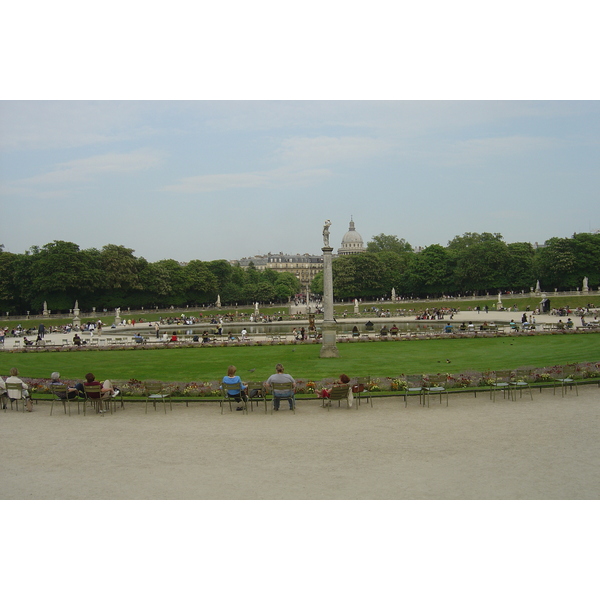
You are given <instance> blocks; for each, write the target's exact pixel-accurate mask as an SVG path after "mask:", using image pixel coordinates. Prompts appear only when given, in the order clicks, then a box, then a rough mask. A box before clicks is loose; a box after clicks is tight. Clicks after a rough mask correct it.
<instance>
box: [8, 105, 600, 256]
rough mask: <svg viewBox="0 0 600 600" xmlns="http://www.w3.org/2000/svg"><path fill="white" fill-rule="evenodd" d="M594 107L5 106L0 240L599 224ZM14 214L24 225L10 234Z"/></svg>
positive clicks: (409, 233)
mask: <svg viewBox="0 0 600 600" xmlns="http://www.w3.org/2000/svg"><path fill="white" fill-rule="evenodd" d="M599 117H600V104H599V103H598V102H559V101H547V102H523V101H513V102H496V101H484V102H477V101H463V102H460V101H454V102H451V101H446V102H444V101H429V102H419V101H379V102H377V101H299V102H298V101H141V102H138V101H124V102H111V101H97V102H89V101H5V102H3V103H2V104H1V105H0V145H1V154H0V177H1V193H2V196H1V198H2V206H3V211H2V219H1V222H0V223H1V225H0V226H1V229H0V232H1V243H3V244H4V245H5V249H6V250H9V251H12V252H18V253H21V252H23V251H25V250H26V249H28V248H29V247H30V246H33V245H40V246H41V245H43V244H46V243H48V242H51V241H52V240H54V239H62V240H66V241H71V242H75V243H76V244H78V245H79V246H80V247H81V248H89V247H95V248H101V247H102V246H104V245H105V244H109V243H110V244H123V245H125V246H127V247H130V248H133V249H134V250H135V253H136V255H137V256H144V257H145V258H147V259H148V260H150V261H156V260H160V259H163V258H174V259H176V260H180V261H189V260H192V259H200V260H213V259H218V258H226V259H236V258H241V257H244V256H252V255H255V254H263V253H267V252H273V253H275V252H284V253H296V252H297V253H304V252H309V253H319V252H320V247H321V245H322V238H321V229H322V223H323V221H324V220H325V219H331V221H332V227H331V242H332V244H333V246H334V247H336V248H337V247H338V246H339V245H340V243H341V238H342V236H343V234H344V233H345V232H346V231H347V230H348V222H349V221H350V218H351V216H352V217H353V218H354V221H355V224H356V229H357V231H358V232H359V233H360V234H361V235H362V236H363V240H364V242H365V244H366V243H367V242H368V241H369V240H370V239H371V238H372V237H373V236H374V235H377V234H380V233H385V234H393V235H397V236H398V237H400V238H405V239H406V240H407V241H408V242H409V243H410V244H412V245H413V246H427V245H429V244H434V243H439V244H443V245H445V244H446V243H447V242H448V241H449V240H450V239H452V238H453V237H454V236H456V235H461V234H463V233H465V232H479V233H481V232H484V231H487V232H491V233H501V234H502V235H503V237H504V239H505V240H506V241H507V242H515V241H530V242H540V243H542V242H544V241H545V240H546V239H548V238H550V237H553V236H560V237H565V236H570V235H572V233H573V232H587V231H590V230H596V229H600V214H599V211H598V199H599V197H598V190H599V189H600V185H599V184H600V169H599V168H598V167H599V165H600V151H599V150H600V148H599V143H600V137H599V133H600V119H599ZM15 224H19V225H18V226H15Z"/></svg>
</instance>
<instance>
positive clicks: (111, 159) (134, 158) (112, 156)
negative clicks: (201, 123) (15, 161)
mask: <svg viewBox="0 0 600 600" xmlns="http://www.w3.org/2000/svg"><path fill="white" fill-rule="evenodd" d="M161 160H162V159H161V156H160V154H159V153H157V152H155V151H151V150H135V151H133V152H128V153H116V152H111V153H108V154H100V155H98V156H90V157H87V158H80V159H76V160H70V161H67V162H64V163H59V164H57V165H56V166H55V167H54V169H53V170H51V171H48V172H46V173H40V174H39V175H33V176H32V177H27V178H25V179H18V180H15V181H12V182H9V183H8V184H5V185H4V186H3V193H4V194H6V193H13V194H19V195H22V194H30V195H32V196H35V197H38V198H54V197H60V196H64V195H67V194H68V192H67V190H66V189H57V187H58V188H60V186H73V184H78V183H85V182H88V181H94V180H95V179H96V178H97V177H99V176H105V175H107V174H123V173H134V172H138V171H144V170H147V169H149V168H151V167H155V166H156V165H158V164H160V163H161ZM48 187H50V188H51V189H48ZM40 188H43V189H40Z"/></svg>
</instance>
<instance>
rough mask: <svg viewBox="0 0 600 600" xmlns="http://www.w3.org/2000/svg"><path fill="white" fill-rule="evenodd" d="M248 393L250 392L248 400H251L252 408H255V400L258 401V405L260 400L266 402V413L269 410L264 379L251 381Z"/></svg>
mask: <svg viewBox="0 0 600 600" xmlns="http://www.w3.org/2000/svg"><path fill="white" fill-rule="evenodd" d="M254 392H256V393H254ZM246 393H247V394H248V402H250V409H251V410H254V408H253V407H252V403H253V402H256V406H257V407H258V403H259V402H264V405H265V413H266V412H267V392H266V390H265V384H264V382H263V381H249V382H248V387H247V388H246Z"/></svg>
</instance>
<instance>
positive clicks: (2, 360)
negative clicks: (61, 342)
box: [0, 334, 600, 382]
mask: <svg viewBox="0 0 600 600" xmlns="http://www.w3.org/2000/svg"><path fill="white" fill-rule="evenodd" d="M338 349H339V352H340V358H339V359H321V358H319V350H320V346H319V345H317V344H314V345H313V344H311V345H277V346H252V347H215V348H211V347H208V348H203V347H200V348H185V347H183V348H172V349H142V348H140V347H135V348H132V349H125V350H112V351H100V350H98V351H84V352H32V353H14V354H12V353H7V352H5V353H0V374H2V375H3V376H6V375H8V371H9V369H10V368H11V367H17V368H18V369H19V371H20V374H21V375H22V376H23V377H30V378H49V377H50V373H51V372H52V371H59V372H60V373H61V377H63V378H64V379H82V378H83V375H84V374H85V373H87V372H88V371H91V372H93V373H94V374H95V375H96V376H97V378H99V379H100V380H102V379H105V378H110V379H126V380H129V379H132V378H135V379H139V380H146V379H158V380H161V381H165V382H167V381H184V382H190V381H197V382H199V381H214V380H218V379H221V378H222V377H223V375H224V374H225V373H226V371H227V366H228V365H230V364H233V365H236V366H237V368H238V374H239V375H240V376H241V377H242V379H244V380H254V379H256V380H264V379H266V378H267V377H268V376H269V375H270V374H272V373H273V372H274V370H275V364H276V363H278V362H281V363H283V365H284V367H285V369H286V372H288V373H290V374H292V375H293V376H294V377H295V378H296V379H307V380H308V379H311V380H320V379H324V378H326V377H337V376H338V375H339V374H340V373H347V374H348V375H350V376H367V375H368V376H371V377H397V376H398V375H400V374H402V373H404V374H420V373H454V374H458V373H461V372H464V371H488V370H493V369H513V368H519V367H547V366H553V365H562V364H566V363H573V362H597V361H600V335H598V334H585V335H583V334H582V335H575V334H572V335H538V336H516V337H497V338H461V339H435V340H411V341H388V342H363V343H341V344H339V345H338ZM447 360H449V361H450V362H449V363H448V362H446V361H447ZM251 369H255V371H253V372H251V371H250V370H251Z"/></svg>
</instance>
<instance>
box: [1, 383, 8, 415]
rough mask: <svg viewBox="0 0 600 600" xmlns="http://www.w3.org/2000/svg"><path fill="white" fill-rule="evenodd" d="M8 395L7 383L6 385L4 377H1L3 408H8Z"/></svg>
mask: <svg viewBox="0 0 600 600" xmlns="http://www.w3.org/2000/svg"><path fill="white" fill-rule="evenodd" d="M7 398H8V395H7V393H6V385H4V379H2V377H0V400H1V401H2V410H6V399H7Z"/></svg>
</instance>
